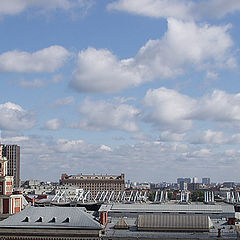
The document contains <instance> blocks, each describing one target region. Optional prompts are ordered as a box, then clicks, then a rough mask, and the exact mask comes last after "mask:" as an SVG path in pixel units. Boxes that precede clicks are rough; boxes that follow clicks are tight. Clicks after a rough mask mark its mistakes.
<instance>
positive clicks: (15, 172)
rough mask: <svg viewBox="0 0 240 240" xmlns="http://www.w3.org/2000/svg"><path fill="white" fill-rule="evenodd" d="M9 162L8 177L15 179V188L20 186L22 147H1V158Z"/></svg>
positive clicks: (3, 145)
mask: <svg viewBox="0 0 240 240" xmlns="http://www.w3.org/2000/svg"><path fill="white" fill-rule="evenodd" d="M1 157H6V158H7V160H8V163H7V164H8V166H7V175H8V176H13V177H14V187H19V186H20V147H19V146H18V145H5V144H1V145H0V158H1Z"/></svg>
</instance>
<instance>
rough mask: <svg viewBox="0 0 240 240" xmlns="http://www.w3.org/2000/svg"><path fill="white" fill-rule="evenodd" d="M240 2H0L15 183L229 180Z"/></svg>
mask: <svg viewBox="0 0 240 240" xmlns="http://www.w3.org/2000/svg"><path fill="white" fill-rule="evenodd" d="M239 10H240V3H239V1H238V0H203V1H189V0H188V1H187V0H112V1H105V0H104V1H94V0H75V1H73V0H51V1H47V0H43V1H40V2H39V1H37V0H30V1H29V0H13V1H11V2H10V1H1V2H0V33H1V40H0V43H1V44H0V81H1V94H0V116H1V117H0V130H1V135H2V140H1V141H2V142H3V143H5V144H18V145H20V146H21V178H22V179H30V178H33V179H41V180H51V181H57V180H58V179H59V178H60V175H61V173H65V172H66V173H68V174H78V173H98V174H106V173H107V174H120V173H121V172H124V173H125V174H126V178H127V179H131V180H133V181H154V182H160V181H164V180H165V181H175V180H176V178H177V177H193V176H197V177H198V178H199V179H200V178H201V177H211V178H212V180H213V181H215V182H218V181H230V180H233V181H239V173H238V172H239V171H238V170H239V167H240V163H239V157H240V150H239V143H240V83H239V76H240V73H239V40H240V34H239V24H238V23H239V20H240V19H239V17H240V14H239Z"/></svg>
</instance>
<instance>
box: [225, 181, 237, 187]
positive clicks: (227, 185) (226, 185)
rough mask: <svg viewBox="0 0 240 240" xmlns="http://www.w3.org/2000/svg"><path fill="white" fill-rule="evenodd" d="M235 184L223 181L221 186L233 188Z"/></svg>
mask: <svg viewBox="0 0 240 240" xmlns="http://www.w3.org/2000/svg"><path fill="white" fill-rule="evenodd" d="M235 186H236V185H235V183H234V182H224V183H223V187H226V188H234V187H235Z"/></svg>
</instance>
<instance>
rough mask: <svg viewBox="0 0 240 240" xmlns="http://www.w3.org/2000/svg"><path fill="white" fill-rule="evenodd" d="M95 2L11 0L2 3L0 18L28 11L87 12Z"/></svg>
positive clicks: (83, 0) (89, 0)
mask: <svg viewBox="0 0 240 240" xmlns="http://www.w3.org/2000/svg"><path fill="white" fill-rule="evenodd" d="M92 4H93V1H91V0H76V1H72V0H51V1H49V0H41V1H39V0H11V1H5V0H1V1H0V16H4V15H16V14H20V13H22V12H24V11H26V10H27V9H31V10H32V9H35V10H38V11H51V10H57V9H61V10H65V11H69V10H71V9H74V8H78V9H79V8H81V9H85V10H87V9H88V8H89V7H91V6H92Z"/></svg>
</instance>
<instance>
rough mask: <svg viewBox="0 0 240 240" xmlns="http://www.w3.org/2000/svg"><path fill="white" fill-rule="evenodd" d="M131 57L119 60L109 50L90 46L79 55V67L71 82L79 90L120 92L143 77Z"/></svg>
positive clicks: (134, 84) (139, 81)
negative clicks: (133, 64) (135, 67)
mask: <svg viewBox="0 0 240 240" xmlns="http://www.w3.org/2000/svg"><path fill="white" fill-rule="evenodd" d="M131 62H132V60H131V59H127V60H121V61H119V60H118V59H117V57H116V56H114V55H113V54H112V53H111V52H110V51H109V50H106V49H100V50H96V49H94V48H88V49H87V50H85V51H81V52H80V53H79V55H78V63H77V65H78V68H77V69H76V70H75V72H74V73H73V78H72V81H71V83H70V86H71V87H72V88H75V89H76V90H78V91H79V92H85V91H87V92H104V93H110V92H118V91H120V90H122V89H124V88H127V87H130V86H137V85H138V84H139V83H141V81H142V79H141V76H140V74H139V73H138V72H137V71H136V70H135V69H134V66H133V68H132V67H131V65H132V64H131Z"/></svg>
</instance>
